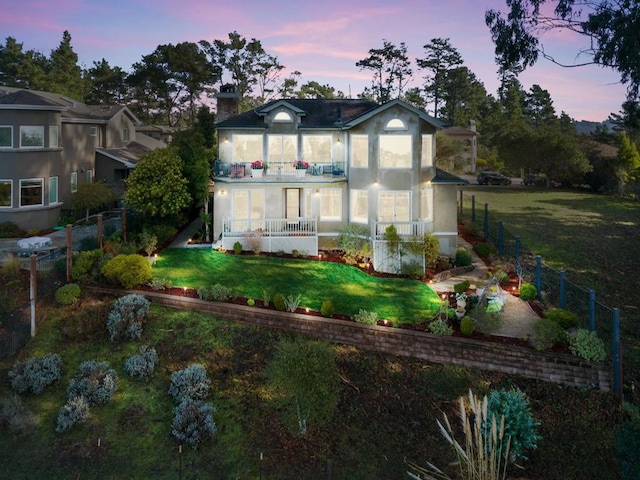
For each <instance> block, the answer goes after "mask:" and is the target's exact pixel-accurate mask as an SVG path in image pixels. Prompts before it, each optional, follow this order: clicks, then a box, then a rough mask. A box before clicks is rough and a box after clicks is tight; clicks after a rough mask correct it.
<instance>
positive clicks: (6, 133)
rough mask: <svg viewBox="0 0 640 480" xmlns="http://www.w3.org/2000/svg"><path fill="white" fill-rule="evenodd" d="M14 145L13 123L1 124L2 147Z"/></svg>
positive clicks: (0, 141)
mask: <svg viewBox="0 0 640 480" xmlns="http://www.w3.org/2000/svg"><path fill="white" fill-rule="evenodd" d="M12 147H13V127H12V126H11V125H0V148H12Z"/></svg>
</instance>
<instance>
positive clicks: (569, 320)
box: [544, 308, 580, 330]
mask: <svg viewBox="0 0 640 480" xmlns="http://www.w3.org/2000/svg"><path fill="white" fill-rule="evenodd" d="M544 316H545V317H546V318H548V319H549V320H553V321H554V322H556V323H557V324H558V325H560V326H561V327H562V328H563V329H565V330H569V329H571V328H578V327H579V326H580V319H579V318H578V315H576V314H575V313H573V312H570V311H569V310H563V309H562V308H556V309H553V310H549V311H548V312H547V313H545V315H544Z"/></svg>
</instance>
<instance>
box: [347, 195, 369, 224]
mask: <svg viewBox="0 0 640 480" xmlns="http://www.w3.org/2000/svg"><path fill="white" fill-rule="evenodd" d="M351 221H352V222H353V223H367V222H368V221H369V196H368V195H367V191H366V190H351Z"/></svg>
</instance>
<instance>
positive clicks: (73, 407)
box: [56, 397, 89, 433]
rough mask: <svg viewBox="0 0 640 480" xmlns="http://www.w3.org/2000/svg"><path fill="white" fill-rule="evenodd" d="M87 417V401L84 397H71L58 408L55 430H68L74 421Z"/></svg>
mask: <svg viewBox="0 0 640 480" xmlns="http://www.w3.org/2000/svg"><path fill="white" fill-rule="evenodd" d="M87 418H89V403H88V402H87V399H86V398H84V397H73V398H71V399H69V401H68V402H67V403H66V404H65V406H64V407H62V408H61V409H60V413H58V424H57V425H56V432H58V433H62V432H66V431H67V430H69V429H70V428H71V427H73V426H74V425H75V424H76V423H79V422H84V421H85V420H86V419H87Z"/></svg>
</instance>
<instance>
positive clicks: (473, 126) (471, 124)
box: [469, 120, 476, 132]
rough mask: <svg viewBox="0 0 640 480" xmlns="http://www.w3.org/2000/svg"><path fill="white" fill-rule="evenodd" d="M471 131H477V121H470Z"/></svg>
mask: <svg viewBox="0 0 640 480" xmlns="http://www.w3.org/2000/svg"><path fill="white" fill-rule="evenodd" d="M469 130H471V131H472V132H475V131H476V121H475V120H469Z"/></svg>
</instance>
